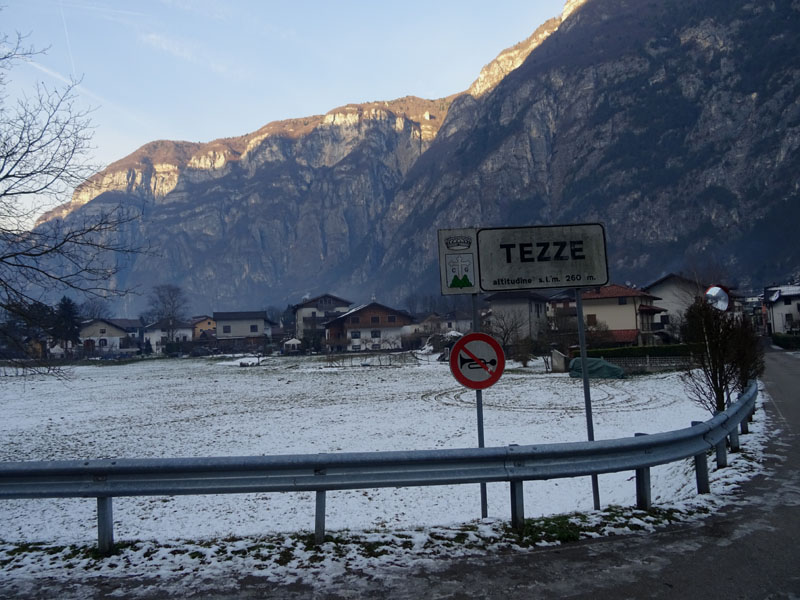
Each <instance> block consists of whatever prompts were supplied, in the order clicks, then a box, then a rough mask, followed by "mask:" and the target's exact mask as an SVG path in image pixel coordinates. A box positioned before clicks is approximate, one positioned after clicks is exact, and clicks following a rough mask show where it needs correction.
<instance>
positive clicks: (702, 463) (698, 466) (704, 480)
mask: <svg viewBox="0 0 800 600" xmlns="http://www.w3.org/2000/svg"><path fill="white" fill-rule="evenodd" d="M700 423H702V421H692V427H694V426H695V425H699V424H700ZM694 474H695V478H696V479H697V493H698V494H708V493H710V492H711V486H710V485H709V483H708V461H707V460H706V453H705V451H703V452H701V453H700V454H696V455H695V457H694Z"/></svg>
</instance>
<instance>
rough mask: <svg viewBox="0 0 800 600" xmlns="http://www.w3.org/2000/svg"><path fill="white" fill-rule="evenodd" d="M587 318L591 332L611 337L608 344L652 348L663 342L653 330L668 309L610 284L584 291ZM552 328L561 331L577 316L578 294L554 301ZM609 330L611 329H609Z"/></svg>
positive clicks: (636, 292) (648, 296)
mask: <svg viewBox="0 0 800 600" xmlns="http://www.w3.org/2000/svg"><path fill="white" fill-rule="evenodd" d="M581 300H582V301H583V318H584V321H585V324H586V327H587V328H589V329H590V330H592V329H594V330H595V331H598V332H602V334H603V336H607V340H606V341H605V343H608V344H609V345H617V346H651V345H654V344H656V343H660V342H661V340H660V339H659V337H658V336H656V334H655V332H654V330H653V322H654V317H655V316H656V315H658V314H660V313H662V312H664V309H663V308H661V307H660V306H655V305H654V304H653V301H654V300H660V298H659V297H657V296H653V295H652V294H648V293H647V292H644V291H642V290H639V289H636V288H631V287H627V286H624V285H617V284H613V283H612V284H609V285H604V286H602V287H597V288H592V289H588V290H583V291H582V293H581ZM549 310H550V320H551V327H552V328H553V329H554V330H559V329H561V328H563V327H564V322H565V321H564V320H565V319H570V318H571V319H572V320H574V319H575V317H576V315H577V309H576V305H575V297H574V292H573V291H572V290H570V291H567V292H563V293H561V294H558V295H556V296H553V297H551V298H550V306H549ZM606 328H607V329H606Z"/></svg>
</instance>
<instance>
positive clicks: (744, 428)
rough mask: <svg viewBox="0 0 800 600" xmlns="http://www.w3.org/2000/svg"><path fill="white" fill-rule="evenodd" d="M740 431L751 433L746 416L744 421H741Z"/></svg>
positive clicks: (743, 433)
mask: <svg viewBox="0 0 800 600" xmlns="http://www.w3.org/2000/svg"><path fill="white" fill-rule="evenodd" d="M739 431H740V432H741V434H742V435H745V434H748V433H750V425H749V424H748V419H747V417H745V418H744V419H742V422H741V423H739Z"/></svg>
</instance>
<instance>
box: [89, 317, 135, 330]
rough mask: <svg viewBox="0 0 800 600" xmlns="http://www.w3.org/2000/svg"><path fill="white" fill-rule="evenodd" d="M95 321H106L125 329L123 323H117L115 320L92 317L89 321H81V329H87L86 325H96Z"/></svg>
mask: <svg viewBox="0 0 800 600" xmlns="http://www.w3.org/2000/svg"><path fill="white" fill-rule="evenodd" d="M95 323H105V324H106V325H111V326H112V327H114V328H116V329H119V330H121V331H125V328H124V327H122V326H121V325H117V324H116V323H115V322H114V320H112V319H90V320H88V321H83V322H82V323H81V329H85V328H86V327H89V326H90V325H94V324H95ZM126 333H127V332H126Z"/></svg>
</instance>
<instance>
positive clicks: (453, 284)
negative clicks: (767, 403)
mask: <svg viewBox="0 0 800 600" xmlns="http://www.w3.org/2000/svg"><path fill="white" fill-rule="evenodd" d="M439 276H440V280H441V285H442V294H445V295H451V294H477V293H478V292H480V288H479V287H478V239H477V230H476V229H469V228H468V229H440V230H439Z"/></svg>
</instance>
